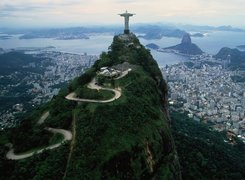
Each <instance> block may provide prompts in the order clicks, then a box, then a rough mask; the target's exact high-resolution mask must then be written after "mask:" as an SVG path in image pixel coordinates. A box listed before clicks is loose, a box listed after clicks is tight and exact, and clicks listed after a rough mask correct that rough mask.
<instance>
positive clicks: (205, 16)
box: [0, 0, 245, 25]
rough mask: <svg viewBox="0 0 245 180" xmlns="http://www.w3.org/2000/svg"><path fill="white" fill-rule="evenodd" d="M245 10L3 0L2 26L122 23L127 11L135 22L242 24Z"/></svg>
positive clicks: (173, 3)
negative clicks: (121, 13) (121, 19)
mask: <svg viewBox="0 0 245 180" xmlns="http://www.w3.org/2000/svg"><path fill="white" fill-rule="evenodd" d="M244 9H245V3H244V0H233V1H230V0H164V1H163V0H151V1H149V0H103V1H101V0H1V1H0V23H1V22H2V21H1V17H4V18H8V20H9V22H12V23H14V22H15V21H17V20H18V22H21V21H22V19H23V21H25V20H26V18H28V19H29V20H30V23H33V24H35V23H36V24H37V22H38V23H43V24H51V25H53V24H55V23H62V22H63V23H70V22H76V23H78V24H79V23H80V24H87V23H94V24H96V23H104V22H110V23H119V22H121V21H120V18H119V17H118V16H116V15H117V14H118V13H120V12H123V11H125V10H128V11H130V12H134V13H136V14H137V16H134V17H133V22H156V21H172V22H179V21H181V22H182V21H187V22H184V23H200V22H202V23H205V24H209V23H212V24H218V23H220V24H224V23H225V24H232V23H236V24H243V22H242V18H245V11H244ZM16 17H18V19H17V20H16ZM237 17H240V18H239V19H237ZM212 24H211V25H212Z"/></svg>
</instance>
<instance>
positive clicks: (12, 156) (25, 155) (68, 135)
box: [6, 112, 72, 160]
mask: <svg viewBox="0 0 245 180" xmlns="http://www.w3.org/2000/svg"><path fill="white" fill-rule="evenodd" d="M48 116H49V112H45V113H44V114H43V115H42V116H41V118H40V119H39V121H38V122H37V124H42V123H43V122H44V121H45V120H46V119H47V118H48ZM45 129H46V130H47V131H50V132H52V133H54V134H56V133H59V134H62V135H63V136H64V139H63V140H62V141H61V142H60V143H57V144H53V145H50V146H47V147H45V148H42V149H39V150H37V151H33V152H29V153H22V154H15V153H14V148H13V145H12V144H8V147H9V148H10V150H9V151H8V152H7V154H6V158H7V159H10V160H20V159H25V158H28V157H31V156H33V155H34V154H40V153H42V152H43V151H45V150H50V149H54V148H57V147H59V146H61V145H62V144H63V143H64V142H65V141H70V140H71V139H72V133H71V132H70V131H67V130H65V129H55V128H50V127H47V128H45Z"/></svg>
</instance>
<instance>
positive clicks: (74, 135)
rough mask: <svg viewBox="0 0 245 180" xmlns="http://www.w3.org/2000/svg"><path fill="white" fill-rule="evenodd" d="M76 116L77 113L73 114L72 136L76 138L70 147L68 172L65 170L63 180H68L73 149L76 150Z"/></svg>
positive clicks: (67, 164)
mask: <svg viewBox="0 0 245 180" xmlns="http://www.w3.org/2000/svg"><path fill="white" fill-rule="evenodd" d="M76 121H77V120H76V114H75V112H73V121H72V136H73V137H74V138H73V139H72V141H71V145H70V152H69V155H68V159H67V163H66V170H65V173H64V176H63V178H62V179H63V180H64V179H65V178H66V175H67V170H68V166H69V164H70V161H71V156H72V152H73V149H74V146H75V143H76V141H75V137H76Z"/></svg>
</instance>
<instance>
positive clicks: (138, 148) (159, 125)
mask: <svg viewBox="0 0 245 180" xmlns="http://www.w3.org/2000/svg"><path fill="white" fill-rule="evenodd" d="M169 122H170V119H169V115H168V108H167V85H166V82H165V81H164V79H163V77H162V74H161V71H160V69H159V68H158V65H157V63H156V61H155V60H154V59H153V57H152V55H151V54H150V52H149V51H148V50H146V49H145V47H144V46H143V45H141V44H140V42H139V40H138V39H137V38H136V36H135V35H134V34H132V33H130V34H123V35H119V36H115V37H114V39H113V42H112V44H111V46H110V47H109V51H108V52H103V53H102V54H101V56H100V59H99V60H97V61H96V62H95V64H94V65H93V66H92V67H91V68H90V69H88V70H87V71H86V72H85V73H84V74H83V75H82V76H80V77H78V78H75V79H74V80H73V81H72V82H71V83H70V85H69V87H68V88H66V89H63V90H61V91H60V93H59V94H58V95H57V96H55V97H54V98H53V99H52V100H51V102H49V103H48V104H47V105H46V106H44V107H43V108H40V109H39V110H38V111H36V112H34V113H33V114H32V115H30V116H29V117H26V119H25V120H23V121H22V123H21V124H20V126H19V127H17V128H16V129H14V130H13V132H12V133H9V134H11V136H10V137H9V143H12V145H11V144H9V145H8V147H9V148H10V149H9V150H7V149H6V147H5V148H2V149H3V150H2V151H0V153H1V154H4V153H5V155H6V156H5V157H6V159H4V160H2V161H0V162H1V163H0V165H1V167H8V168H7V169H6V171H3V172H4V174H3V176H4V177H12V178H13V179H14V178H15V177H18V178H19V179H30V178H36V179H57V178H58V177H60V178H58V179H81V178H82V179H181V173H180V166H179V161H178V156H177V153H176V149H175V145H174V141H173V138H172V134H171V130H170V127H169ZM12 160H15V161H12ZM20 160H21V161H20Z"/></svg>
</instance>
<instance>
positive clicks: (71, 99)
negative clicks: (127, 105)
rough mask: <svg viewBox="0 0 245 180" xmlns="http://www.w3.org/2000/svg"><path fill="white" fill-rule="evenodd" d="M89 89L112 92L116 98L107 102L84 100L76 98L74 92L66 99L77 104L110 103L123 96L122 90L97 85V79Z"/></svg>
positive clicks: (90, 84)
mask: <svg viewBox="0 0 245 180" xmlns="http://www.w3.org/2000/svg"><path fill="white" fill-rule="evenodd" d="M87 87H88V88H90V89H97V90H100V89H101V90H107V91H112V92H114V93H115V96H114V97H113V98H111V99H107V100H95V99H82V98H78V97H76V93H75V92H72V93H70V94H68V95H67V96H66V97H65V98H66V99H67V100H70V101H76V102H92V103H109V102H112V101H115V100H116V99H118V98H120V97H121V95H122V92H121V88H117V89H110V88H103V87H101V86H98V85H96V84H95V78H94V79H93V80H92V81H91V82H90V83H89V84H88V86H87Z"/></svg>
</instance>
